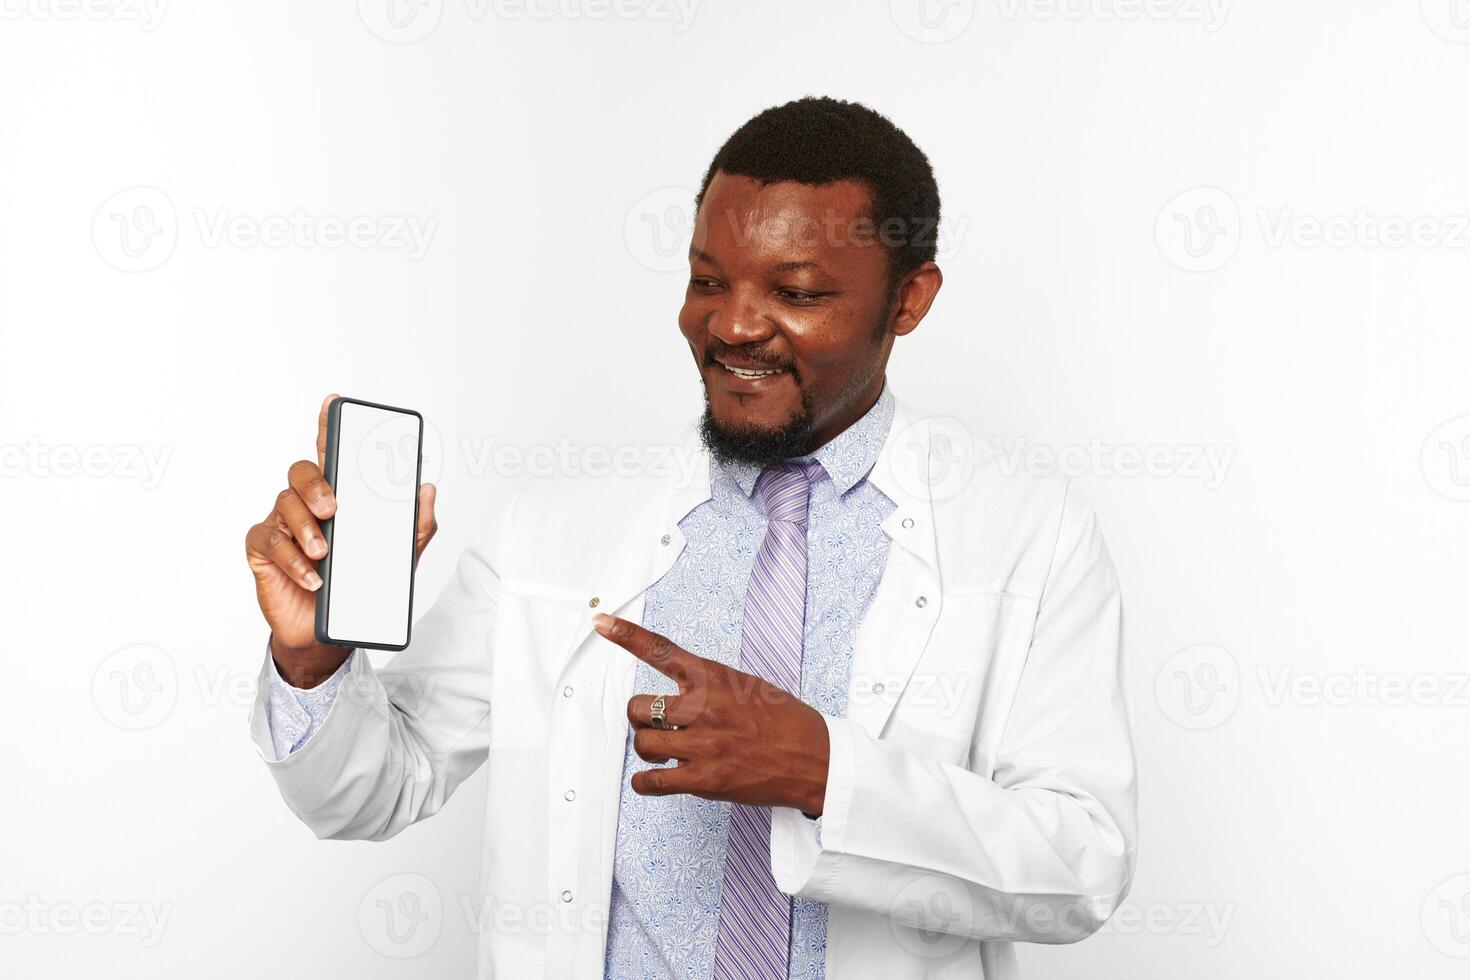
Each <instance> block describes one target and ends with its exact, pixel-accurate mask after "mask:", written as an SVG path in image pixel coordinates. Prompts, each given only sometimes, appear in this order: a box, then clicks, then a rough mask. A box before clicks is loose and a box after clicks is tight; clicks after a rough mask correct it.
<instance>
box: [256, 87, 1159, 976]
mask: <svg viewBox="0 0 1470 980" xmlns="http://www.w3.org/2000/svg"><path fill="white" fill-rule="evenodd" d="M697 204H698V210H697V218H696V225H695V228H694V233H693V241H692V245H691V248H690V268H691V276H690V280H689V285H688V290H687V293H686V296H685V300H684V306H683V309H682V311H681V313H680V316H679V326H680V330H681V331H682V333H683V335H684V339H685V340H686V341H687V342H688V344H689V349H690V352H691V354H692V355H693V357H694V361H695V364H696V366H697V367H698V369H699V371H700V374H701V377H702V379H703V382H704V389H705V395H706V406H705V412H704V416H703V419H702V420H701V421H700V422H699V423H698V424H693V423H691V424H690V425H687V426H685V427H683V428H682V429H680V430H679V431H678V432H677V433H676V434H674V435H673V436H672V437H671V438H670V439H669V440H666V441H663V442H661V443H660V444H659V445H660V446H661V447H663V448H665V449H667V450H668V452H666V453H662V454H659V453H650V454H649V457H648V458H650V459H654V458H664V459H667V460H669V461H671V465H668V466H651V467H649V472H646V473H643V474H641V475H639V476H636V477H630V478H627V479H620V480H619V481H615V482H609V481H595V480H587V479H568V480H563V481H559V482H555V483H552V484H548V485H546V486H543V487H538V488H535V489H532V490H529V491H526V492H523V493H520V494H518V495H517V496H516V497H514V498H513V499H512V501H511V502H510V503H509V504H508V505H507V507H506V509H505V511H504V513H503V515H502V517H501V520H500V521H499V523H498V525H497V527H496V529H495V531H494V532H493V533H492V534H490V535H488V536H487V537H486V539H485V540H483V541H479V542H477V543H475V544H474V545H473V546H471V547H470V548H468V549H467V550H466V551H465V553H464V555H463V557H462V558H461V559H460V562H459V566H458V570H457V574H456V577H455V578H454V580H453V582H452V583H451V584H450V585H449V586H448V588H447V589H446V591H445V592H444V594H443V595H441V596H440V598H439V600H438V602H437V603H436V604H435V605H434V607H433V608H432V609H431V610H430V611H429V612H428V614H427V615H426V616H425V617H424V618H423V619H422V620H421V621H420V622H419V623H418V624H416V626H415V628H414V639H413V643H412V645H411V646H410V647H409V648H408V649H407V650H405V651H404V652H403V653H401V654H399V655H398V656H396V657H395V658H394V659H393V660H392V661H391V663H390V664H389V665H388V666H386V667H384V668H381V669H375V668H374V667H373V666H372V665H371V664H370V663H369V661H368V659H367V658H366V657H365V656H360V655H353V654H352V652H351V651H349V650H344V649H336V648H326V647H322V646H319V645H317V644H316V642H315V640H314V639H313V635H312V614H311V611H312V606H313V598H314V597H313V595H312V593H313V591H314V590H315V589H316V588H317V587H318V586H319V585H320V582H319V580H318V579H316V577H315V575H314V573H313V572H312V571H311V568H312V560H313V559H316V558H320V557H321V556H322V555H323V554H324V553H325V545H324V543H323V541H322V538H321V534H320V528H319V526H318V521H320V520H322V519H324V518H327V517H330V516H331V514H332V512H333V506H334V504H333V499H332V493H331V488H330V487H328V486H327V485H326V484H325V482H324V481H323V479H322V475H321V470H320V468H319V464H320V458H319V459H318V463H317V464H313V463H311V462H309V461H303V462H299V463H296V464H295V465H294V466H292V467H291V469H290V475H289V483H290V486H289V487H288V488H287V489H286V490H285V491H283V492H282V493H281V494H280V496H279V497H278V498H277V500H276V504H275V508H274V510H273V511H272V513H271V514H270V516H269V517H268V518H267V519H266V520H265V521H264V522H263V523H261V524H259V525H257V526H255V527H254V528H252V529H251V531H250V533H249V535H248V538H247V551H248V557H249V561H250V565H251V568H252V570H253V571H254V573H255V576H256V586H257V595H258V599H259V602H260V607H261V610H262V612H263V613H264V614H265V618H266V621H267V622H268V623H269V624H270V627H271V640H270V652H271V654H272V656H271V657H268V658H267V662H266V664H265V666H264V668H263V670H262V674H261V688H260V689H261V694H260V698H259V700H258V702H257V704H256V710H255V711H254V712H253V714H252V720H251V725H252V731H253V735H254V738H255V741H256V743H257V745H258V747H259V749H260V751H261V753H262V755H263V756H264V758H265V759H266V760H267V762H268V764H269V765H270V767H271V771H272V773H273V774H274V776H275V778H276V780H277V782H278V783H279V785H280V788H281V792H282V794H283V795H284V796H285V798H286V801H287V803H288V804H289V805H290V807H291V808H292V810H294V811H295V812H296V813H297V814H298V815H299V816H300V817H301V819H302V820H303V821H305V822H306V824H307V825H308V826H309V827H311V829H312V830H313V831H314V832H315V833H316V834H317V835H318V836H319V837H332V838H341V839H345V838H368V839H374V840H381V839H384V838H387V837H390V836H392V835H393V834H396V833H397V832H398V831H400V830H402V829H403V828H404V827H406V826H408V825H409V824H411V823H413V822H415V821H417V820H420V819H422V818H424V817H427V816H429V815H431V814H433V813H435V812H436V811H437V810H438V809H439V808H440V807H441V806H442V805H443V804H444V802H445V801H446V800H447V799H448V797H449V795H450V794H451V793H452V792H453V791H454V789H455V787H456V786H457V785H459V783H460V782H462V781H463V780H464V779H465V778H466V777H467V776H469V775H470V773H472V772H473V771H474V770H476V769H477V768H478V767H479V766H480V765H481V763H484V762H486V761H487V760H488V763H489V780H490V782H489V794H488V804H487V812H486V816H485V839H484V853H483V859H482V861H483V866H482V869H481V872H482V875H483V880H484V888H483V890H484V893H485V894H486V896H488V897H487V901H489V902H491V903H493V905H494V906H495V907H494V908H492V909H488V910H487V912H486V914H485V915H484V916H483V921H484V922H485V923H486V924H487V928H486V930H485V932H484V934H483V935H482V937H481V944H480V974H481V976H484V977H489V976H496V977H510V978H516V980H520V978H524V977H541V976H554V977H597V976H606V977H610V978H643V977H679V978H683V977H709V976H714V977H720V978H727V977H730V978H734V977H739V978H760V980H778V978H785V977H793V978H794V977H803V978H806V977H821V976H829V977H836V978H849V977H856V978H863V977H872V978H882V980H895V978H908V977H915V978H917V977H982V976H983V977H989V978H996V977H1013V976H1015V975H1016V959H1015V953H1014V951H1013V948H1012V945H1011V944H1012V943H1013V942H1014V941H1034V942H1048V943H1057V942H1070V941H1074V940H1077V939H1080V938H1082V937H1084V936H1086V935H1088V934H1090V933H1091V932H1093V931H1094V930H1095V929H1096V928H1097V927H1098V926H1099V925H1100V924H1101V923H1102V922H1103V921H1105V920H1106V918H1107V917H1108V916H1109V915H1110V914H1111V912H1112V911H1113V909H1115V908H1116V907H1117V905H1118V903H1119V902H1120V901H1121V900H1122V899H1123V897H1124V895H1125V894H1126V892H1127V889H1128V885H1129V880H1130V877H1131V874H1132V867H1133V856H1134V844H1135V837H1136V830H1135V814H1134V765H1133V754H1132V747H1131V742H1130V735H1129V728H1128V719H1127V712H1126V708H1125V701H1124V696H1123V693H1122V685H1121V682H1120V664H1119V632H1120V616H1121V608H1120V602H1119V595H1118V587H1117V583H1116V580H1115V578H1114V574H1113V570H1112V566H1111V563H1110V561H1109V558H1108V556H1107V553H1106V550H1105V549H1104V546H1103V543H1102V539H1101V537H1100V536H1099V532H1098V528H1097V522H1096V520H1095V518H1094V516H1093V513H1092V511H1091V509H1090V508H1089V507H1088V505H1087V503H1086V502H1085V501H1084V500H1083V498H1082V497H1081V496H1080V495H1079V493H1078V492H1077V490H1076V488H1074V487H1072V486H1071V485H1069V484H1067V483H1065V482H1063V481H1060V480H1053V479H1050V478H1038V477H1034V476H1028V475H1008V474H1002V473H1001V472H999V471H998V468H997V467H995V466H993V465H991V464H990V463H989V462H988V460H987V459H986V457H985V456H984V454H983V452H981V450H980V448H979V447H978V445H976V443H975V442H974V441H973V440H971V439H969V438H968V437H967V436H966V435H965V434H964V433H963V432H960V431H957V430H956V429H955V428H954V427H953V426H949V425H945V424H942V423H939V422H936V421H933V420H928V419H924V418H920V417H919V416H918V415H916V414H915V413H914V411H913V410H912V409H910V408H909V407H908V406H907V405H906V404H904V403H903V402H901V401H899V400H898V399H897V398H896V397H895V396H894V395H893V393H892V392H891V391H890V390H889V388H888V387H887V385H886V381H885V369H886V365H887V362H888V357H889V353H890V351H891V350H892V347H893V342H894V339H895V338H896V337H901V336H905V335H907V334H909V333H911V332H912V331H913V330H914V329H915V328H916V327H917V326H918V325H919V323H920V321H922V320H923V318H924V316H925V314H926V313H927V312H928V310H929V307H930V304H931V303H932V302H933V300H934V297H935V295H936V294H937V293H938V291H939V288H940V283H941V275H940V271H939V268H938V266H937V265H936V264H935V262H934V256H935V241H934V230H935V229H936V228H937V227H938V220H939V197H938V190H937V188H936V185H935V182H934V177H933V174H932V172H931V170H930V167H929V163H928V161H927V159H926V158H925V157H924V154H923V153H921V152H920V151H919V149H918V148H917V147H916V146H914V144H913V143H912V142H911V141H910V140H909V139H908V137H907V136H905V135H904V134H903V133H902V132H901V131H899V130H898V129H897V128H896V127H894V126H893V124H892V123H890V122H889V121H888V120H887V119H885V118H884V117H882V116H880V115H878V114H877V113H875V112H873V111H871V110H869V109H866V108H864V107H862V106H859V105H856V104H852V103H847V102H839V101H834V100H831V99H817V98H808V99H801V100H799V101H796V102H792V103H789V104H787V105H783V106H780V107H777V108H773V109H770V110H767V111H765V112H763V113H761V114H760V115H758V116H756V117H755V118H754V119H752V120H750V121H749V122H748V123H746V124H745V125H744V126H743V127H741V128H740V129H739V130H738V131H737V132H736V133H735V134H734V135H733V136H731V137H730V139H729V141H728V142H726V144H725V145H724V146H723V147H722V148H721V149H720V151H719V152H718V153H717V154H716V156H715V158H714V160H713V162H712V164H711V165H710V168H709V171H708V173H707V174H706V176H705V179H704V182H703V185H702V187H701V189H700V193H699V197H698V199H697ZM329 401H330V400H329ZM325 411H326V405H325V404H324V406H323V418H325ZM323 439H324V437H323V435H322V432H321V431H320V427H319V433H318V443H317V445H318V455H319V457H320V453H321V450H322V447H323ZM691 464H692V465H691ZM950 465H954V466H960V467H961V469H960V470H953V469H951V470H949V471H945V469H944V468H945V467H946V466H950ZM686 473H687V474H688V475H687V476H685V475H682V474H686ZM956 475H958V477H959V478H956ZM433 503H434V489H433V488H432V487H425V488H424V493H423V498H422V500H421V507H420V510H421V514H422V525H421V527H420V534H419V547H420V549H422V548H423V547H424V546H425V545H426V544H427V543H428V541H429V539H430V538H431V537H432V536H433V533H434V527H435V525H434V517H433V511H434V508H433ZM503 912H505V913H508V914H502V913H503ZM532 921H534V922H536V923H538V926H537V927H536V928H529V927H526V925H525V924H526V923H529V922H532ZM497 922H499V923H520V924H521V927H519V928H514V927H509V926H505V927H502V928H498V929H497V928H494V924H495V923H497Z"/></svg>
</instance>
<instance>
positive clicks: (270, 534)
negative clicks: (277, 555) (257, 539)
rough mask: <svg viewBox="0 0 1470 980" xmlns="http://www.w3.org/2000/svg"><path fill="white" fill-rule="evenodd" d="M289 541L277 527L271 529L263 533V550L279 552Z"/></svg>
mask: <svg viewBox="0 0 1470 980" xmlns="http://www.w3.org/2000/svg"><path fill="white" fill-rule="evenodd" d="M290 541H291V539H290V538H289V537H287V535H286V532H285V531H282V530H281V529H280V528H278V527H272V528H270V529H268V530H267V531H266V532H265V548H266V550H267V551H279V550H280V549H281V548H283V547H285V546H286V545H287V544H289V543H290Z"/></svg>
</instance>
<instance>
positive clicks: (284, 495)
mask: <svg viewBox="0 0 1470 980" xmlns="http://www.w3.org/2000/svg"><path fill="white" fill-rule="evenodd" d="M295 499H296V491H295V490H292V489H291V488H290V487H287V488H286V489H284V490H282V491H281V492H280V493H278V494H276V509H277V510H280V509H281V508H283V507H289V506H291V503H292V502H293V501H294V500H295Z"/></svg>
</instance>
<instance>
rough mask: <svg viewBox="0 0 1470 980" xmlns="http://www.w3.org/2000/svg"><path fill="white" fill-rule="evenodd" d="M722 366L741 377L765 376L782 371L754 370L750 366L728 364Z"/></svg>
mask: <svg viewBox="0 0 1470 980" xmlns="http://www.w3.org/2000/svg"><path fill="white" fill-rule="evenodd" d="M722 366H723V367H724V369H725V370H726V371H729V372H730V373H731V374H734V375H735V376H737V377H741V378H764V377H765V376H766V375H768V374H780V373H781V372H780V371H752V370H750V369H749V368H738V367H731V366H730V365H728V364H724V365H722Z"/></svg>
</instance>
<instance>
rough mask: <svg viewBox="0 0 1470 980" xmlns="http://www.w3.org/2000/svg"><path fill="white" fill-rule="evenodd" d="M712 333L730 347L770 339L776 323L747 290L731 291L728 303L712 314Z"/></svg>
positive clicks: (710, 324) (717, 308)
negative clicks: (771, 320)
mask: <svg viewBox="0 0 1470 980" xmlns="http://www.w3.org/2000/svg"><path fill="white" fill-rule="evenodd" d="M708 328H709V332H710V333H711V334H713V335H714V336H716V337H718V338H720V340H722V341H724V342H725V343H726V344H728V345H729V346H731V347H739V346H741V345H742V344H751V343H758V342H760V341H763V340H767V339H769V338H770V337H771V336H772V335H773V334H774V333H775V332H776V329H775V325H774V324H772V323H771V322H770V320H768V319H767V318H766V317H765V316H764V315H763V314H762V313H761V307H760V302H759V300H758V299H757V297H756V296H754V295H753V294H752V293H751V292H749V291H747V290H731V291H730V292H729V293H727V294H726V298H725V302H723V303H721V304H719V305H718V306H716V307H715V309H714V311H713V312H712V313H711V314H710V317H709V323H708Z"/></svg>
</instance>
